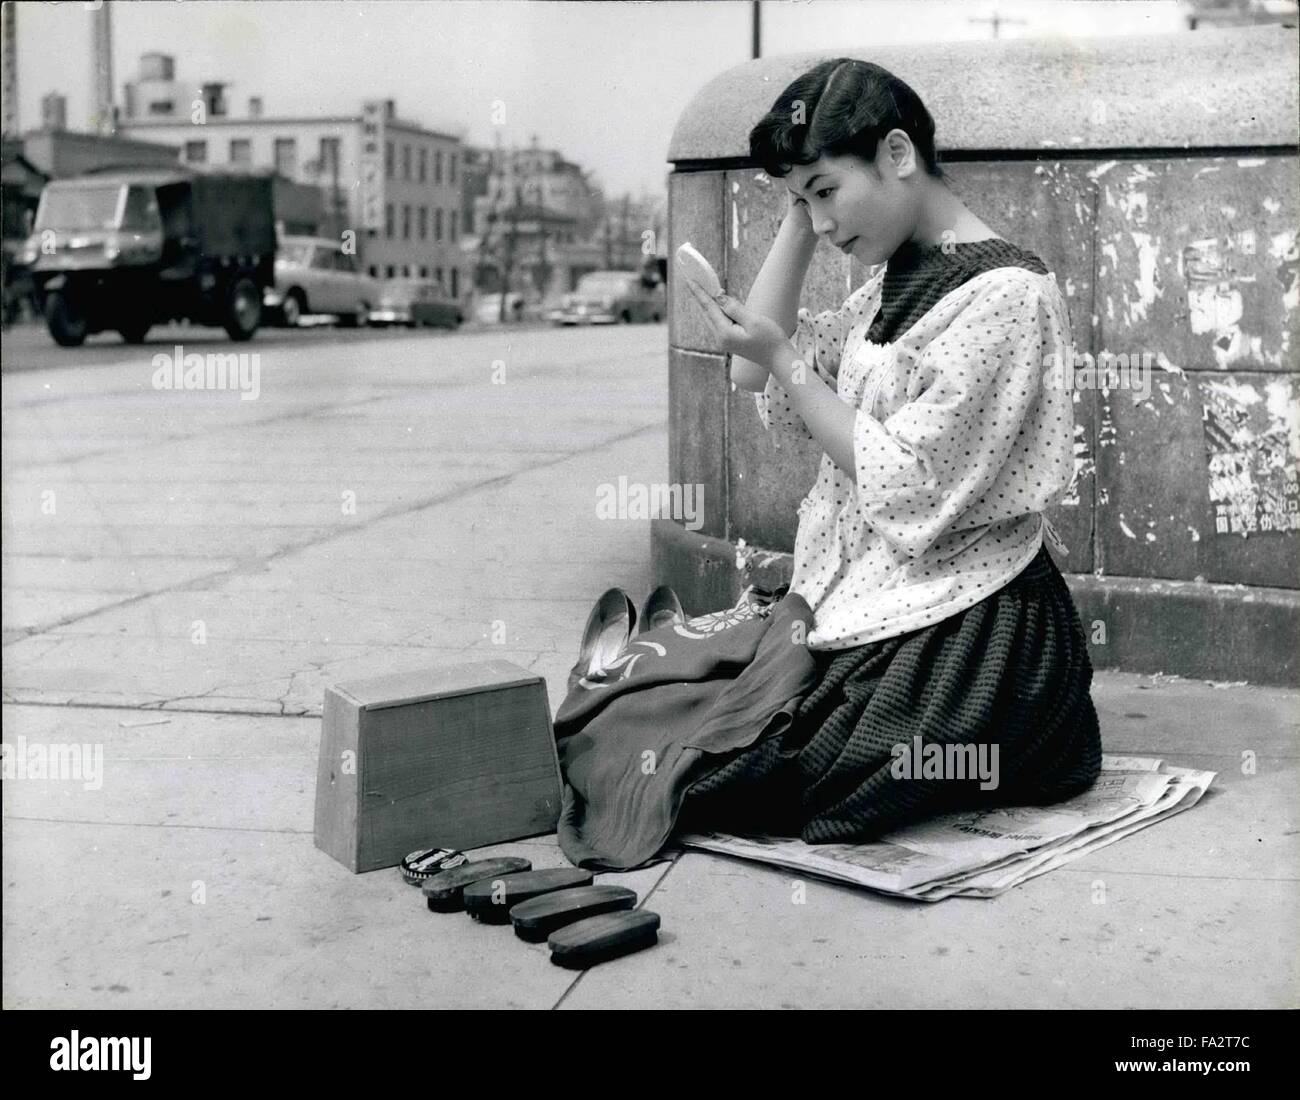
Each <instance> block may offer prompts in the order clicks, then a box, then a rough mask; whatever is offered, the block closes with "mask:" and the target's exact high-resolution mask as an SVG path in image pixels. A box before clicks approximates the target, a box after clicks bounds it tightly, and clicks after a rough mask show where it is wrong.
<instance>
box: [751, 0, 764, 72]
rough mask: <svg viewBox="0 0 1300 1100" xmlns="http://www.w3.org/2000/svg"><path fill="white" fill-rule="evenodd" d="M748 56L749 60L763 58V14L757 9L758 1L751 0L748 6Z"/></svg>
mask: <svg viewBox="0 0 1300 1100" xmlns="http://www.w3.org/2000/svg"><path fill="white" fill-rule="evenodd" d="M750 13H751V15H750V31H751V42H750V54H749V56H750V57H751V58H754V59H757V58H760V57H762V56H763V12H762V8H760V7H759V0H753V2H752V3H751V4H750Z"/></svg>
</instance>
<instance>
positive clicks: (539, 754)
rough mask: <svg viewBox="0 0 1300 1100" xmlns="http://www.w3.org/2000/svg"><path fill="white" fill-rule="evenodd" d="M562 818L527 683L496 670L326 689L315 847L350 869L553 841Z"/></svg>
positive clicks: (510, 669)
mask: <svg viewBox="0 0 1300 1100" xmlns="http://www.w3.org/2000/svg"><path fill="white" fill-rule="evenodd" d="M559 813H560V765H559V758H558V756H557V755H556V749H555V733H554V731H553V729H552V727H551V712H550V704H549V701H548V700H547V696H546V681H545V680H544V679H542V677H540V676H538V675H536V674H535V673H531V672H528V671H527V670H526V669H523V668H520V667H519V666H518V665H515V664H512V663H511V662H509V661H500V660H494V661H483V662H480V663H476V664H464V665H451V666H445V667H442V668H429V669H423V670H419V671H416V672H403V673H397V674H395V675H390V676H380V677H376V678H374V679H370V680H358V681H354V682H352V683H348V684H335V685H330V686H329V687H327V688H326V690H325V704H324V711H323V715H322V722H321V745H320V762H319V767H318V769H317V773H316V827H315V836H316V847H318V848H320V849H321V850H322V851H325V852H327V853H328V854H329V855H331V856H333V857H334V858H335V859H337V860H338V861H339V862H340V863H342V864H343V866H345V867H347V868H348V869H349V870H351V871H353V872H360V871H373V870H376V869H378V868H380V867H394V866H396V865H397V864H398V863H400V862H401V860H402V857H403V856H405V855H406V854H407V853H409V852H413V851H415V850H416V849H418V848H433V847H438V848H460V849H469V848H478V847H482V846H484V845H488V844H498V843H502V842H504V841H507V840H517V839H519V838H520V837H527V836H537V835H539V834H541V833H552V832H554V831H555V828H556V824H557V822H558V820H559Z"/></svg>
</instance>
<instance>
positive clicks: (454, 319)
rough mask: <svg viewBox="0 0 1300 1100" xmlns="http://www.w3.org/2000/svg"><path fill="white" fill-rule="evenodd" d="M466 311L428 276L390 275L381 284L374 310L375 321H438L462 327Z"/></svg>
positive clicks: (441, 325)
mask: <svg viewBox="0 0 1300 1100" xmlns="http://www.w3.org/2000/svg"><path fill="white" fill-rule="evenodd" d="M464 320H465V315H464V313H462V312H461V308H460V306H459V305H458V304H457V303H456V301H455V300H453V299H451V298H448V297H447V296H446V295H445V294H444V293H443V292H442V288H441V287H440V286H439V285H438V284H437V283H435V282H431V281H429V280H427V279H386V280H385V281H384V282H383V283H381V284H380V287H379V305H378V307H377V308H375V309H372V310H371V311H370V323H371V324H372V325H405V326H406V327H407V328H415V327H416V326H417V325H436V326H437V327H439V328H451V329H454V328H459V327H460V324H461V322H462V321H464Z"/></svg>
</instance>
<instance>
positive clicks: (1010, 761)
mask: <svg viewBox="0 0 1300 1100" xmlns="http://www.w3.org/2000/svg"><path fill="white" fill-rule="evenodd" d="M814 658H815V660H816V661H817V664H818V676H819V678H818V682H817V685H816V686H815V687H814V688H813V690H812V691H811V692H810V693H809V694H808V695H807V696H805V697H804V699H803V701H802V703H801V704H800V706H799V709H798V711H797V712H796V714H795V718H794V721H793V722H792V723H791V725H790V726H789V727H788V728H787V729H786V731H785V732H784V733H783V734H781V735H780V736H777V737H773V738H771V739H769V740H767V741H764V742H762V743H761V744H759V745H757V746H753V747H751V748H748V749H745V750H743V751H742V752H740V753H739V754H738V755H737V756H736V757H735V758H733V759H731V760H729V761H727V762H725V763H724V764H723V765H722V766H721V767H720V768H719V769H718V770H716V771H713V772H711V773H710V774H709V775H707V776H705V777H704V778H702V779H700V780H699V781H697V782H696V783H695V784H694V785H693V786H692V787H691V788H690V790H689V792H688V793H687V796H686V801H685V804H684V806H683V808H682V813H681V815H680V816H679V818H678V823H677V825H678V828H679V829H680V830H682V831H687V832H689V831H699V830H714V831H720V832H738V833H739V832H748V833H769V834H774V835H778V836H798V837H800V838H802V839H803V840H804V841H805V842H807V843H809V844H819V843H830V842H837V843H844V842H854V841H865V840H872V839H875V838H876V837H877V836H879V835H880V834H882V833H886V832H889V831H890V830H892V829H896V828H898V827H900V826H903V825H907V824H910V823H913V822H916V821H920V820H924V819H925V818H927V817H931V816H933V815H935V814H938V813H944V812H949V811H953V810H959V809H971V808H977V807H989V806H994V805H1016V804H1019V805H1045V804H1049V803H1052V802H1057V801H1060V800H1061V799H1064V798H1068V797H1070V796H1072V795H1075V794H1079V793H1081V792H1083V791H1085V790H1087V789H1088V788H1089V787H1090V786H1091V785H1092V784H1093V782H1094V780H1096V778H1097V775H1098V772H1099V771H1100V769H1101V738H1100V733H1099V730H1098V726H1097V712H1096V710H1095V709H1094V707H1093V703H1092V697H1091V695H1090V690H1091V685H1092V662H1091V660H1090V659H1089V657H1088V644H1087V639H1086V637H1085V635H1084V632H1083V627H1082V625H1081V623H1080V621H1079V615H1078V611H1077V609H1076V608H1075V605H1074V600H1073V598H1072V597H1071V595H1070V591H1069V589H1068V588H1067V587H1066V584H1065V580H1064V578H1063V577H1062V576H1061V573H1060V571H1059V570H1058V569H1057V567H1056V563H1055V562H1053V560H1052V559H1051V557H1050V556H1049V555H1048V553H1047V550H1046V548H1043V549H1040V550H1039V552H1038V555H1037V556H1036V557H1035V558H1034V559H1033V561H1032V562H1030V564H1029V565H1028V566H1027V567H1026V568H1025V569H1024V570H1023V571H1022V572H1021V573H1020V574H1018V575H1017V576H1016V577H1014V578H1013V579H1012V580H1011V581H1010V582H1009V583H1008V584H1006V585H1005V586H1004V587H1003V588H1001V589H999V590H998V591H997V592H994V593H993V594H992V595H990V596H987V597H986V598H985V599H983V600H981V601H980V602H979V603H977V604H975V605H973V606H972V607H970V608H967V609H966V610H965V611H963V612H960V613H959V614H957V615H954V616H952V617H951V618H948V619H945V620H943V621H941V622H938V623H934V624H932V625H931V626H928V627H925V628H924V629H921V630H917V631H913V632H912V633H910V634H903V635H899V636H897V637H894V638H888V639H884V640H882V641H878V642H871V643H868V644H866V645H862V646H857V647H855V648H853V649H846V650H834V651H816V652H814ZM916 738H919V739H920V741H919V742H917V741H916V740H915V739H916ZM932 745H937V746H949V745H952V746H958V745H965V746H972V747H973V748H972V749H965V750H957V749H952V750H947V749H945V750H943V753H942V754H941V755H945V754H946V758H947V761H948V765H947V767H946V769H945V770H944V771H943V772H942V774H935V773H936V771H937V770H938V769H937V766H936V768H931V767H929V766H928V765H927V766H925V767H913V766H912V765H913V763H919V762H920V760H921V755H920V753H925V752H926V751H928V754H929V756H930V758H931V759H933V758H934V757H935V754H936V753H937V752H939V750H934V749H930V750H926V748H925V747H926V746H932ZM994 746H996V750H997V751H996V757H994V755H993V748H994ZM981 747H982V752H983V754H984V755H983V756H982V757H979V756H978V755H977V752H978V751H981ZM917 750H920V752H919V753H918V751H917ZM976 759H982V760H983V761H985V763H988V762H990V761H992V760H994V759H996V761H997V785H996V787H992V788H991V789H983V788H986V787H989V779H988V775H989V772H988V769H984V771H983V777H981V776H978V775H975V774H974V772H975V771H976V768H975V767H973V766H971V764H972V763H973V761H975V760H976Z"/></svg>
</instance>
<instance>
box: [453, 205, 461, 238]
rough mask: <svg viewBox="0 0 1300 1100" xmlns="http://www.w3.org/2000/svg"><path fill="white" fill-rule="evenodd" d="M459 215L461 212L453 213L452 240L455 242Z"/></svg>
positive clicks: (455, 211) (454, 211)
mask: <svg viewBox="0 0 1300 1100" xmlns="http://www.w3.org/2000/svg"><path fill="white" fill-rule="evenodd" d="M459 213H460V211H459V210H453V211H452V212H451V239H452V240H453V241H454V240H455V239H456V221H457V215H458V214H459Z"/></svg>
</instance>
